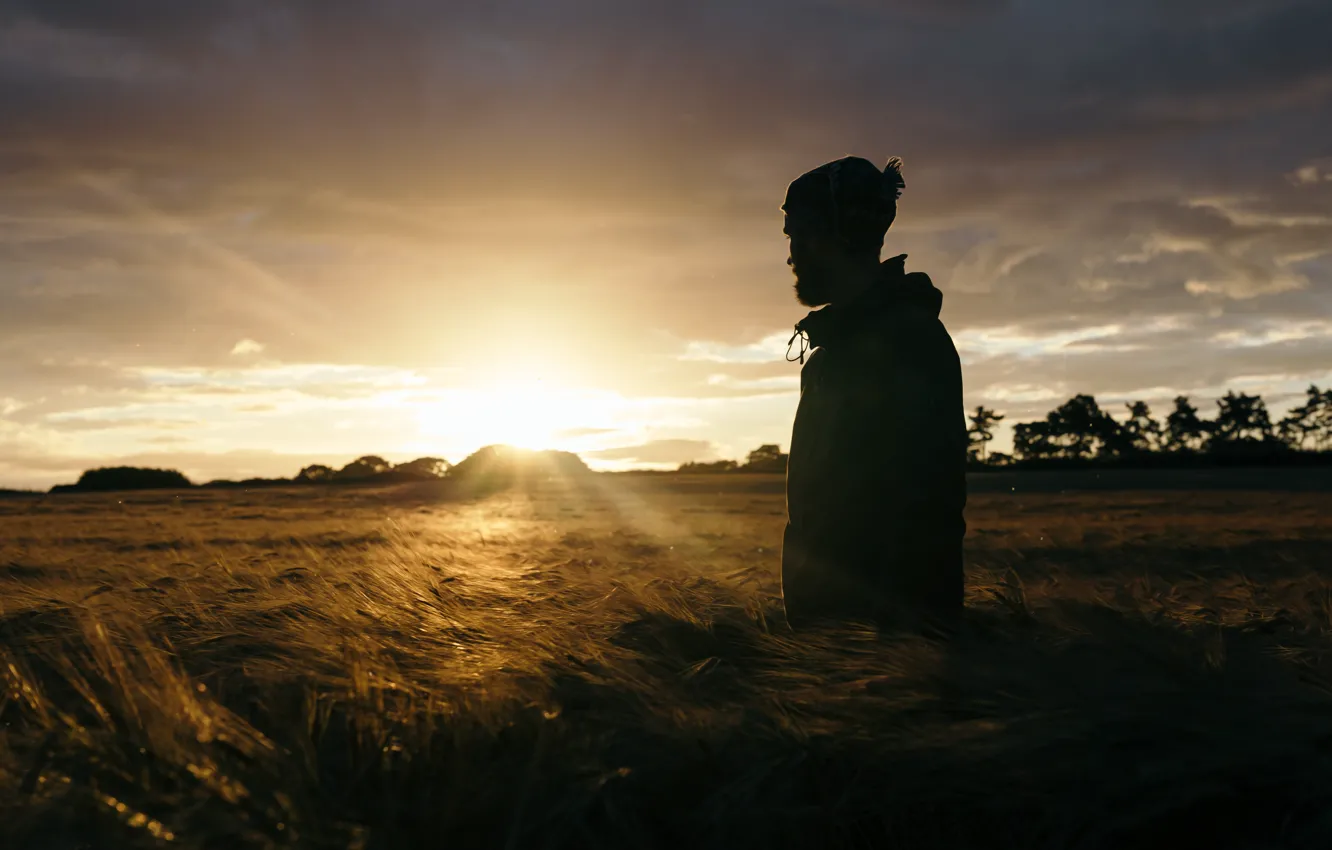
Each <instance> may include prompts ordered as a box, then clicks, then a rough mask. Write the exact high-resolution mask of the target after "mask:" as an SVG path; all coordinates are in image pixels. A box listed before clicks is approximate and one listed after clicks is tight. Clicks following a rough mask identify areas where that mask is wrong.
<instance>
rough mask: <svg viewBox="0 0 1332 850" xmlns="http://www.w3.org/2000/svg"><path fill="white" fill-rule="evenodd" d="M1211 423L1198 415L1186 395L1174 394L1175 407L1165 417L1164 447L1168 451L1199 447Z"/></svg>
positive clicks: (1205, 437)
mask: <svg viewBox="0 0 1332 850" xmlns="http://www.w3.org/2000/svg"><path fill="white" fill-rule="evenodd" d="M1211 424H1212V423H1210V422H1206V421H1204V420H1202V419H1200V418H1199V417H1198V408H1196V407H1194V406H1193V405H1192V404H1190V403H1189V397H1188V396H1186V395H1181V396H1175V409H1174V410H1172V411H1171V412H1170V415H1169V416H1167V417H1166V427H1165V447H1166V448H1167V449H1169V450H1170V451H1192V450H1194V449H1198V448H1201V446H1202V444H1203V442H1204V441H1205V440H1206V439H1207V435H1208V434H1210V433H1211Z"/></svg>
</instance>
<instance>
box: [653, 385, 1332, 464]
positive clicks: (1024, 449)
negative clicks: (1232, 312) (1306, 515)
mask: <svg viewBox="0 0 1332 850" xmlns="http://www.w3.org/2000/svg"><path fill="white" fill-rule="evenodd" d="M1216 405H1217V410H1216V415H1215V416H1214V417H1213V418H1211V419H1206V418H1203V417H1202V416H1201V415H1200V413H1199V411H1198V408H1197V407H1195V406H1194V405H1193V403H1192V402H1191V401H1190V400H1189V397H1188V396H1186V395H1181V396H1176V398H1175V400H1174V407H1173V409H1172V410H1171V411H1170V413H1169V414H1168V415H1167V416H1166V417H1165V419H1164V420H1158V419H1156V418H1154V417H1153V416H1152V411H1151V408H1150V407H1149V406H1148V405H1147V403H1146V402H1144V401H1130V402H1125V404H1124V407H1125V409H1126V412H1127V417H1126V418H1124V419H1123V420H1122V421H1121V420H1117V419H1115V418H1114V417H1113V416H1111V414H1110V413H1109V412H1108V411H1106V410H1104V409H1102V408H1101V406H1100V405H1099V404H1098V403H1097V401H1096V398H1095V397H1094V396H1091V395H1087V394H1085V393H1083V394H1078V395H1075V396H1073V397H1072V398H1070V399H1069V400H1068V401H1066V402H1064V403H1063V404H1061V405H1059V407H1057V408H1055V409H1054V410H1051V411H1050V412H1049V413H1047V414H1046V415H1045V418H1044V419H1039V420H1036V421H1034V422H1019V423H1017V424H1015V425H1014V426H1013V452H1012V454H1009V453H1006V452H991V451H988V449H989V444H990V442H992V441H993V440H994V428H995V426H996V425H998V424H999V423H1000V422H1002V421H1003V420H1004V416H1003V415H1002V414H1000V413H998V412H997V411H995V410H992V409H990V408H988V407H985V406H983V405H978V406H977V407H976V409H975V411H973V412H972V413H970V414H968V415H967V422H968V427H967V437H968V451H967V457H968V461H969V464H970V465H971V466H972V467H974V468H982V469H984V468H990V467H1003V466H1026V467H1031V466H1045V465H1057V466H1068V465H1077V464H1080V463H1087V464H1104V463H1112V464H1124V465H1135V464H1142V465H1151V464H1153V463H1162V464H1172V463H1181V462H1183V463H1208V462H1217V463H1230V462H1248V463H1260V464H1261V463H1286V462H1299V461H1313V460H1317V461H1320V462H1321V461H1322V460H1325V459H1326V455H1325V454H1324V453H1326V452H1328V451H1329V450H1332V389H1328V390H1322V389H1319V388H1318V386H1317V385H1316V384H1310V385H1309V388H1308V389H1307V390H1306V391H1305V401H1304V404H1302V405H1300V406H1298V407H1295V408H1292V409H1291V411H1290V412H1289V413H1287V414H1286V415H1285V416H1284V417H1283V418H1282V419H1280V420H1278V421H1276V422H1273V421H1272V418H1271V415H1270V414H1269V413H1268V410H1267V405H1266V403H1264V401H1263V399H1262V396H1260V395H1248V394H1247V393H1236V392H1234V391H1233V390H1231V391H1227V392H1226V394H1225V395H1224V396H1223V397H1221V398H1219V399H1217V401H1216ZM786 459H787V456H786V454H785V453H783V452H782V451H781V448H780V447H779V446H777V445H772V444H768V445H762V446H759V447H758V448H757V449H755V450H754V451H752V452H750V453H749V455H748V456H747V458H746V459H745V461H744V462H743V463H741V462H739V461H735V460H716V461H707V462H690V463H685V464H681V465H680V467H679V469H678V471H679V472H693V473H719V472H785V471H786Z"/></svg>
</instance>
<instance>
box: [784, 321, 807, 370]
mask: <svg viewBox="0 0 1332 850" xmlns="http://www.w3.org/2000/svg"><path fill="white" fill-rule="evenodd" d="M803 324H804V322H803V321H800V322H796V326H795V333H793V334H791V338H790V339H788V340H787V341H786V362H787V363H794V362H796V361H797V360H799V361H800V365H801V366H803V365H805V352H806V351H809V334H808V333H807V332H806V331H805V329H804V328H802V327H801V325H803ZM797 338H799V339H800V356H799V357H792V356H791V346H793V345H795V341H796V339H797Z"/></svg>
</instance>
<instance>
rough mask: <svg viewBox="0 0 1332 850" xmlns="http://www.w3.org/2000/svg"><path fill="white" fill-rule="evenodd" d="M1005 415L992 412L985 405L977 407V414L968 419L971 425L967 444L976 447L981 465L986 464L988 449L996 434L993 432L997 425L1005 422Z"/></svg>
mask: <svg viewBox="0 0 1332 850" xmlns="http://www.w3.org/2000/svg"><path fill="white" fill-rule="evenodd" d="M1003 418H1004V417H1003V415H1002V414H999V413H996V412H994V411H993V410H990V409H989V408H987V407H985V406H983V405H976V412H975V413H973V414H971V415H970V416H968V417H967V420H968V421H969V422H970V423H971V425H970V426H969V427H968V428H967V443H968V445H970V446H974V447H975V450H976V453H977V454H976V455H975V456H977V459H978V460H980V462H981V463H984V462H985V455H986V448H987V447H988V444H989V442H990V441H991V440H993V439H994V432H993V431H992V430H991V428H993V427H994V426H995V425H996V424H998V423H999V422H1001V421H1003Z"/></svg>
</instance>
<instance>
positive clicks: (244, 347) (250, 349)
mask: <svg viewBox="0 0 1332 850" xmlns="http://www.w3.org/2000/svg"><path fill="white" fill-rule="evenodd" d="M263 350H264V346H263V343H259V342H255V341H254V340H252V339H243V340H241V341H240V342H238V343H236V344H235V345H233V346H232V347H231V353H232V354H233V355H238V354H258V353H260V352H261V351H263Z"/></svg>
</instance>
